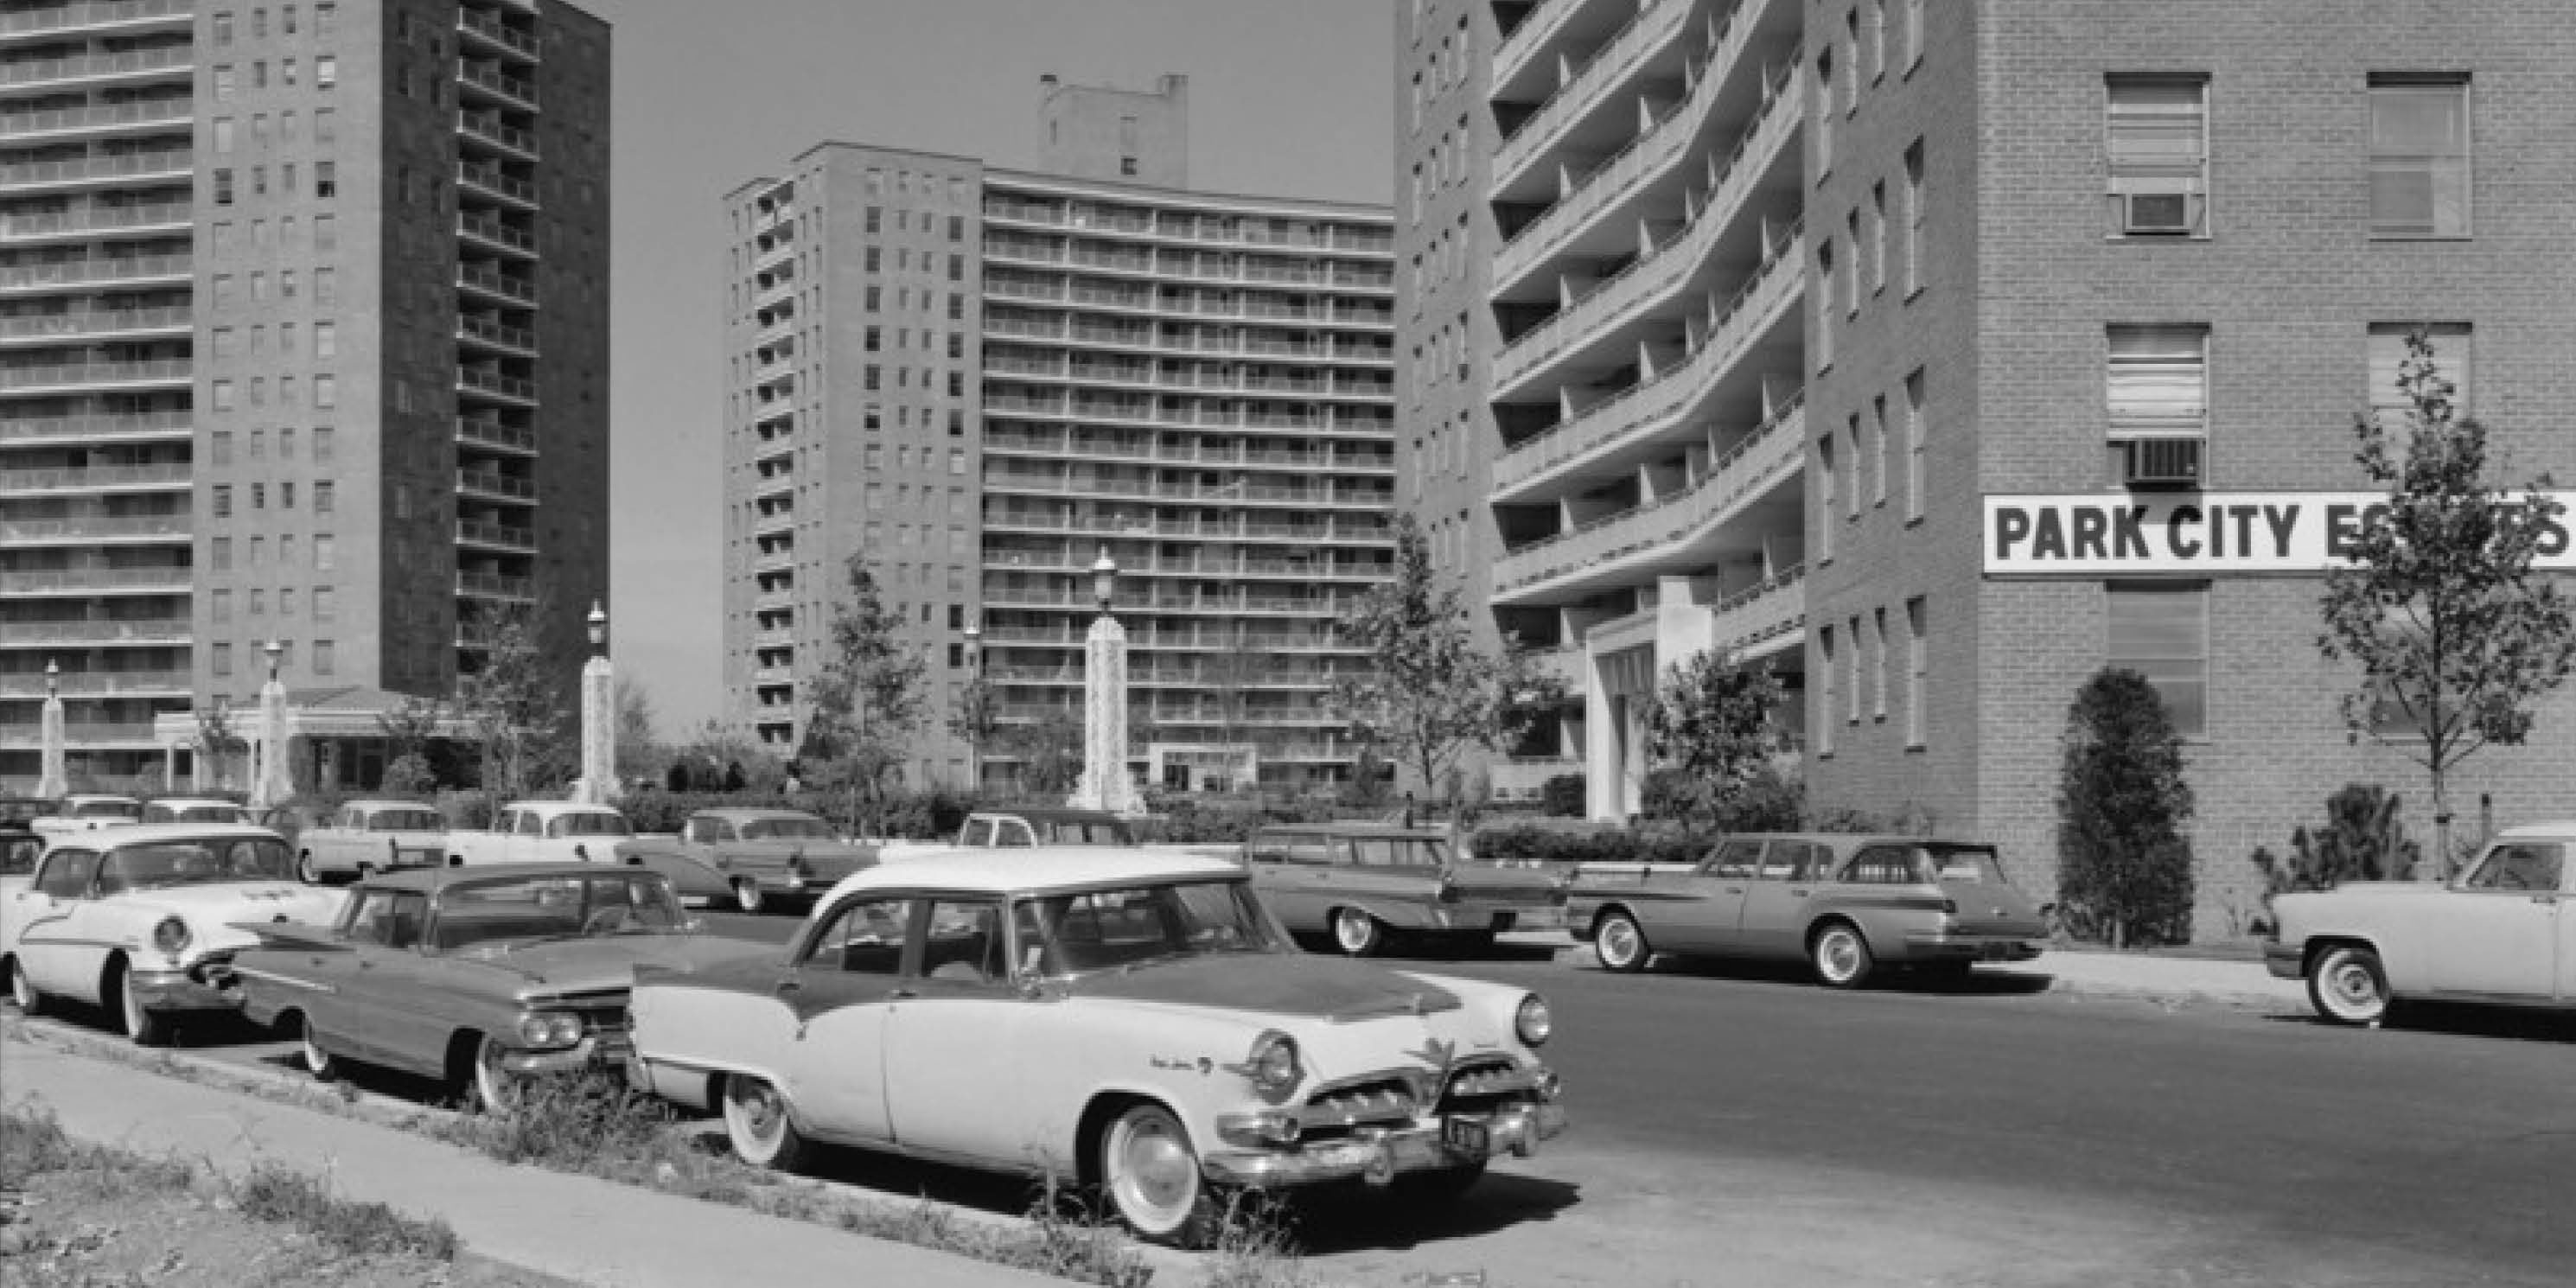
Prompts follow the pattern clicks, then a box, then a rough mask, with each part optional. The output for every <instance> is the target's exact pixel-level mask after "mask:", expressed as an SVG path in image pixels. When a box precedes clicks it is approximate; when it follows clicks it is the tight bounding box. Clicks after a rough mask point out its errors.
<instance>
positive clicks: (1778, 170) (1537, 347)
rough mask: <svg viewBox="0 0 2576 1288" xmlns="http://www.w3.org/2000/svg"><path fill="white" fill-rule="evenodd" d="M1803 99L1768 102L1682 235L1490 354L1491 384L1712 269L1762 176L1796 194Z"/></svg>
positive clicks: (1598, 333)
mask: <svg viewBox="0 0 2576 1288" xmlns="http://www.w3.org/2000/svg"><path fill="white" fill-rule="evenodd" d="M1803 103H1804V100H1802V99H1800V98H1799V97H1798V96H1796V95H1794V94H1783V95H1780V96H1778V97H1775V98H1772V99H1770V100H1769V101H1768V102H1766V103H1765V104H1764V105H1763V106H1764V110H1763V113H1762V115H1761V117H1759V118H1758V119H1756V120H1755V121H1754V123H1753V125H1752V127H1751V128H1749V129H1747V130H1746V131H1745V132H1744V136H1743V137H1742V138H1741V139H1738V140H1737V141H1736V144H1735V150H1734V151H1733V152H1731V153H1729V154H1728V155H1727V158H1726V161H1725V162H1724V164H1723V166H1722V167H1721V168H1720V170H1719V176H1718V181H1717V183H1716V184H1715V185H1714V186H1713V187H1712V188H1711V189H1710V191H1709V198H1708V201H1707V202H1706V203H1705V204H1704V205H1702V206H1701V207H1700V209H1699V212H1698V213H1697V214H1695V215H1694V216H1692V218H1691V220H1690V222H1689V223H1688V224H1686V225H1684V226H1683V228H1682V230H1681V232H1680V233H1679V235H1677V236H1675V237H1673V238H1671V239H1669V240H1667V241H1666V242H1665V243H1664V244H1663V245H1661V246H1658V247H1656V248H1655V249H1654V250H1653V251H1651V252H1648V253H1647V254H1644V255H1640V256H1638V257H1637V259H1636V261H1635V262H1634V263H1631V264H1629V265H1628V266H1627V267H1626V268H1624V269H1621V270H1620V271H1619V272H1618V273H1617V274H1616V275H1614V276H1612V277H1609V278H1606V279H1604V280H1602V281H1600V282H1598V283H1595V284H1594V285H1593V286H1592V288H1591V289H1590V290H1588V291H1585V292H1584V293H1583V294H1582V295H1580V296H1578V297H1576V298H1575V299H1574V300H1573V301H1572V302H1571V303H1569V304H1567V305H1566V306H1565V307H1564V308H1563V309H1561V310H1559V311H1558V312H1557V314H1556V316H1554V317H1552V318H1549V319H1548V320H1547V321H1545V322H1542V323H1540V324H1539V325H1537V326H1534V327H1532V328H1530V329H1529V330H1528V331H1525V332H1523V333H1521V335H1519V336H1518V337H1516V338H1515V339H1513V341H1512V342H1511V343H1510V344H1508V345H1506V346H1504V348H1503V351H1502V352H1501V353H1499V354H1497V355H1495V358H1494V375H1493V383H1494V388H1495V389H1496V390H1497V391H1498V392H1502V391H1508V390H1510V389H1511V388H1513V387H1515V386H1517V385H1518V384H1519V383H1520V382H1521V381H1523V380H1525V379H1527V378H1528V377H1529V376H1530V374H1531V373H1532V372H1534V371H1535V370H1537V369H1538V368H1539V367H1540V366H1541V365H1543V364H1545V363H1547V362H1549V361H1551V360H1553V359H1555V358H1556V357H1557V356H1558V355H1560V354H1562V353H1564V352H1565V351H1566V350H1567V349H1568V348H1569V347H1570V346H1573V345H1575V344H1578V343H1582V342H1585V341H1589V340H1594V339H1598V338H1600V337H1602V336H1604V335H1606V334H1609V333H1611V332H1612V331H1613V328H1614V326H1615V324H1616V322H1617V321H1618V320H1620V319H1622V318H1623V317H1624V316H1625V315H1627V314H1629V313H1631V312H1632V311H1635V310H1637V309H1639V308H1641V307H1643V306H1646V305H1649V304H1652V303H1656V302H1660V301H1661V300H1664V299H1667V298H1669V297H1670V296H1671V295H1672V294H1673V293H1675V292H1678V291H1680V290H1682V289H1683V288H1685V287H1687V286H1688V285H1690V284H1691V283H1692V282H1693V281H1695V280H1697V279H1698V278H1699V277H1700V276H1701V274H1702V273H1703V272H1705V271H1706V270H1708V269H1709V268H1710V257H1711V255H1712V253H1713V252H1714V251H1715V250H1716V248H1717V246H1718V244H1719V242H1720V241H1721V240H1723V239H1725V237H1726V234H1727V233H1728V232H1729V231H1731V230H1733V229H1734V228H1735V227H1736V226H1737V216H1739V215H1741V214H1742V213H1743V212H1744V207H1745V205H1746V203H1747V201H1748V199H1749V198H1750V197H1751V196H1752V195H1753V193H1754V192H1755V191H1756V190H1757V189H1759V188H1761V187H1763V186H1764V184H1765V180H1766V179H1772V180H1774V183H1775V186H1784V187H1786V188H1788V189H1789V190H1790V191H1791V193H1792V194H1793V196H1794V194H1795V191H1796V188H1797V186H1798V183H1799V169H1798V166H1797V164H1796V161H1797V158H1796V156H1795V154H1794V153H1792V152H1790V151H1789V144H1790V142H1791V141H1792V140H1793V139H1795V138H1797V137H1798V126H1799V124H1800V123H1801V121H1803V120H1804V118H1805V108H1804V106H1803ZM1784 161H1785V162H1786V164H1783V162H1784ZM1795 240H1796V233H1795V232H1794V231H1792V232H1790V233H1788V234H1787V235H1785V236H1783V237H1779V238H1775V239H1774V240H1773V242H1772V243H1771V244H1769V245H1765V246H1763V247H1762V261H1763V264H1764V265H1765V267H1768V266H1769V264H1770V263H1771V262H1772V261H1774V260H1776V259H1778V258H1779V256H1780V255H1781V253H1782V252H1783V251H1785V250H1786V249H1788V247H1789V245H1792V244H1794V242H1795Z"/></svg>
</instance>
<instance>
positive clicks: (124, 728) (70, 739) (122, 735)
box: [0, 720, 161, 751]
mask: <svg viewBox="0 0 2576 1288" xmlns="http://www.w3.org/2000/svg"><path fill="white" fill-rule="evenodd" d="M39 737H40V735H39V733H38V731H37V729H36V726H35V722H34V721H29V722H28V723H27V727H26V728H24V729H18V728H10V729H8V730H5V731H0V747H7V748H10V749H12V750H25V749H28V748H31V747H35V746H37V745H38V743H39ZM63 742H64V744H65V745H67V746H68V747H70V748H71V749H72V750H75V751H82V750H89V749H92V748H107V747H119V748H144V747H158V746H160V745H161V739H160V736H159V735H157V734H155V733H153V732H152V722H151V721H149V720H143V721H137V722H134V723H130V724H120V723H116V722H112V721H105V720H73V721H69V722H66V723H65V724H64V725H63Z"/></svg>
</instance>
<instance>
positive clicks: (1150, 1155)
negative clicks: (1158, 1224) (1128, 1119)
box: [1120, 1122, 1198, 1219]
mask: <svg viewBox="0 0 2576 1288" xmlns="http://www.w3.org/2000/svg"><path fill="white" fill-rule="evenodd" d="M1121 1158H1122V1159H1123V1165H1122V1166H1121V1168H1120V1171H1121V1173H1122V1179H1124V1180H1125V1181H1126V1184H1125V1185H1124V1186H1123V1187H1121V1188H1122V1189H1123V1190H1124V1191H1125V1193H1124V1195H1123V1196H1122V1197H1125V1198H1128V1199H1129V1200H1131V1201H1132V1202H1134V1203H1135V1204H1137V1205H1139V1206H1141V1207H1142V1208H1143V1209H1144V1210H1145V1214H1146V1215H1150V1216H1152V1217H1155V1218H1160V1219H1168V1218H1170V1217H1171V1216H1172V1215H1173V1214H1175V1213H1178V1212H1181V1211H1185V1210H1186V1209H1187V1207H1188V1205H1189V1203H1190V1201H1191V1198H1192V1192H1193V1191H1194V1190H1196V1189H1197V1186H1198V1165H1197V1164H1196V1163H1194V1162H1192V1161H1191V1159H1190V1151H1189V1149H1188V1147H1187V1146H1184V1145H1183V1144H1181V1142H1180V1141H1178V1140H1175V1139H1174V1138H1173V1137H1172V1135H1171V1134H1170V1132H1169V1131H1168V1130H1167V1129H1166V1128H1165V1127H1164V1126H1163V1124H1161V1123H1158V1122H1145V1123H1139V1124H1137V1125H1135V1126H1134V1127H1133V1128H1131V1129H1130V1134H1129V1136H1128V1138H1127V1147H1126V1149H1125V1150H1124V1151H1123V1152H1122V1154H1121Z"/></svg>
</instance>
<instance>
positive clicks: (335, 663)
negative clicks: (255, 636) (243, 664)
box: [208, 639, 339, 679]
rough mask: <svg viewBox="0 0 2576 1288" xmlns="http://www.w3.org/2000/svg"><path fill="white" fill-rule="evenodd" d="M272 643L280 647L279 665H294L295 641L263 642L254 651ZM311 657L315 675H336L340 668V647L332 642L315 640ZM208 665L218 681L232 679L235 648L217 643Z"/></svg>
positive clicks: (227, 643)
mask: <svg viewBox="0 0 2576 1288" xmlns="http://www.w3.org/2000/svg"><path fill="white" fill-rule="evenodd" d="M271 643H274V644H276V645H278V646H279V650H280V651H279V653H278V659H277V660H278V665H279V666H280V667H287V666H290V665H292V659H293V657H294V654H295V641H293V640H290V639H279V640H273V641H272V640H263V641H261V642H260V643H259V644H258V645H256V646H254V648H253V651H263V650H265V649H266V648H267V646H268V645H269V644H271ZM311 657H312V661H313V674H315V675H331V674H334V673H335V672H336V671H337V670H338V667H339V646H338V645H336V644H335V643H333V642H332V641H330V640H315V641H313V646H312V654H311ZM208 665H209V666H211V667H212V668H213V670H214V674H215V677H216V678H217V679H226V678H230V677H231V675H232V673H233V646H232V645H231V643H229V642H218V643H216V644H215V646H214V648H213V649H212V651H211V656H210V658H209V661H208Z"/></svg>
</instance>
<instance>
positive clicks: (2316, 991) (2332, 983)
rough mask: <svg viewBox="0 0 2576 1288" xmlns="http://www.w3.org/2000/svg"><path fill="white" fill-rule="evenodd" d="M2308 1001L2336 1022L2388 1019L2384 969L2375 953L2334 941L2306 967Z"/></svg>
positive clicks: (2319, 1012)
mask: <svg viewBox="0 0 2576 1288" xmlns="http://www.w3.org/2000/svg"><path fill="white" fill-rule="evenodd" d="M2308 1001H2309V1002H2310V1003H2311V1004H2312V1005H2314V1006H2315V1007H2316V1008H2317V1014H2319V1015H2322V1016H2324V1017H2325V1018H2327V1019H2329V1020H2332V1021H2334V1022H2335V1023H2337V1024H2377V1023H2379V1022H2380V1021H2382V1020H2385V1019H2387V1018H2388V1007H2389V1001H2390V999H2389V995H2388V971H2387V969H2386V968H2384V967H2382V966H2381V965H2380V964H2379V954H2378V953H2377V952H2374V951H2372V950H2371V949H2368V948H2365V947H2362V946H2361V945H2359V944H2336V945H2334V946H2332V947H2330V948H2327V949H2326V950H2325V951H2323V952H2320V953H2318V954H2317V956H2316V960H2315V961H2314V962H2313V963H2311V964H2310V965H2309V967H2308Z"/></svg>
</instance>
